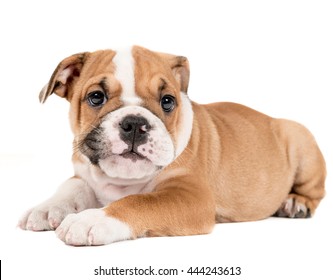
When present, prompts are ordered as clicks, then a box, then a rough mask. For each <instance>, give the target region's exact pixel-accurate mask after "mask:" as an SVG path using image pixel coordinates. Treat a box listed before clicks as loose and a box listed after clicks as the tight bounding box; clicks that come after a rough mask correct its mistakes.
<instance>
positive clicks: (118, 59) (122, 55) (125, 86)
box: [113, 48, 141, 106]
mask: <svg viewBox="0 0 333 280" xmlns="http://www.w3.org/2000/svg"><path fill="white" fill-rule="evenodd" d="M113 63H114V64H115V65H116V71H115V78H116V79H117V80H118V81H119V82H120V84H121V87H122V93H121V100H122V101H123V102H124V104H125V106H128V105H139V104H140V103H141V98H139V97H138V96H137V95H136V93H135V77H134V59H133V56H132V48H128V49H122V50H119V51H117V53H116V55H115V57H114V58H113Z"/></svg>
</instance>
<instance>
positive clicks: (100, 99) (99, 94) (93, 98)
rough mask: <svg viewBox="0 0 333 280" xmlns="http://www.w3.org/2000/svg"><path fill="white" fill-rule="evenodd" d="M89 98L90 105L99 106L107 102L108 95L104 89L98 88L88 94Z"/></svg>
mask: <svg viewBox="0 0 333 280" xmlns="http://www.w3.org/2000/svg"><path fill="white" fill-rule="evenodd" d="M87 100H88V103H89V105H90V106H92V107H99V106H102V105H104V104H105V102H106V101H107V97H106V95H105V93H104V92H103V91H100V90H96V91H93V92H90V93H89V94H88V97H87Z"/></svg>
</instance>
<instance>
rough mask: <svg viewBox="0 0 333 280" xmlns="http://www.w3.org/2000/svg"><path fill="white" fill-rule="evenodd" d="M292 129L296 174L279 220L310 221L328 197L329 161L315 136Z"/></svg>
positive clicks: (279, 214)
mask: <svg viewBox="0 0 333 280" xmlns="http://www.w3.org/2000/svg"><path fill="white" fill-rule="evenodd" d="M290 124H292V123H289V125H290ZM292 125H293V130H292V129H290V130H289V133H290V134H291V136H293V137H291V139H290V142H289V149H290V150H289V151H288V157H289V159H290V163H291V166H294V170H296V172H295V175H294V182H293V184H292V188H291V191H290V193H289V194H288V196H287V198H286V199H285V200H284V201H283V202H282V204H281V206H280V208H279V209H278V210H277V212H276V213H275V216H278V217H289V218H308V217H311V216H312V215H313V214H314V212H315V209H316V208H317V206H318V204H319V202H320V201H321V199H322V198H323V197H324V195H325V177H326V166H325V160H324V158H323V155H322V153H321V152H320V150H319V148H318V146H317V144H316V142H315V140H314V138H313V136H312V135H311V134H310V133H309V132H308V131H307V130H306V129H304V128H302V127H301V126H299V125H296V124H292ZM291 132H293V133H291Z"/></svg>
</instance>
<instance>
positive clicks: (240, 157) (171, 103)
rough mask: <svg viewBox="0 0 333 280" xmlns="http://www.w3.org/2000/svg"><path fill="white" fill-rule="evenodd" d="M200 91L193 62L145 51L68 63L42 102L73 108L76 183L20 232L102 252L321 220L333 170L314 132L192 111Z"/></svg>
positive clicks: (240, 110)
mask: <svg viewBox="0 0 333 280" xmlns="http://www.w3.org/2000/svg"><path fill="white" fill-rule="evenodd" d="M188 83H189V64H188V61H187V59H186V58H185V57H182V56H174V55H169V54H164V53H158V52H153V51H150V50H147V49H145V48H142V47H138V46H134V47H132V48H130V49H128V50H122V51H113V50H101V51H96V52H92V53H88V52H85V53H79V54H75V55H73V56H70V57H68V58H66V59H64V60H63V61H61V62H60V64H59V65H58V67H57V68H56V69H55V71H54V73H53V75H52V76H51V79H50V81H49V83H48V84H47V85H46V86H45V87H44V89H43V90H42V92H41V94H40V100H41V102H45V101H46V99H47V98H48V97H49V96H50V95H51V94H52V93H55V94H57V95H59V96H60V97H64V98H66V99H67V100H68V101H69V102H70V123H71V128H72V130H73V133H74V142H73V146H74V152H73V165H74V170H75V172H74V176H73V177H72V178H70V179H68V180H67V181H65V182H64V183H63V184H62V185H61V186H60V187H59V189H58V191H57V192H56V193H55V194H54V195H53V196H52V197H51V198H50V199H48V200H46V201H45V202H43V203H42V204H40V205H38V206H36V207H35V208H33V209H31V210H30V211H28V212H27V213H26V214H25V215H24V216H23V218H22V219H21V221H20V223H19V225H20V227H21V228H22V229H27V230H33V231H41V230H54V229H56V233H57V236H58V237H59V238H60V239H61V240H63V241H64V242H65V243H67V244H71V245H101V244H108V243H111V242H115V241H119V240H125V239H132V238H137V237H144V236H173V235H192V234H205V233H209V232H210V231H211V230H212V229H213V227H214V224H215V223H216V222H238V221H253V220H260V219H264V218H267V217H269V216H272V215H277V216H282V217H291V218H305V217H310V216H311V215H313V213H314V211H315V209H316V207H317V206H318V204H319V202H320V200H321V199H322V198H323V196H324V192H325V191H324V182H325V176H326V171H325V162H324V159H323V156H322V154H321V152H320V150H319V148H318V146H317V144H316V142H315V140H314V138H313V136H312V135H311V134H310V132H309V131H308V130H307V129H306V128H304V127H303V126H302V125H300V124H298V123H295V122H292V121H289V120H283V119H274V118H271V117H269V116H266V115H264V114H261V113H259V112H257V111H254V110H252V109H250V108H247V107H245V106H242V105H239V104H234V103H214V104H208V105H200V104H197V103H195V102H191V101H190V100H189V98H188V96H187V88H188Z"/></svg>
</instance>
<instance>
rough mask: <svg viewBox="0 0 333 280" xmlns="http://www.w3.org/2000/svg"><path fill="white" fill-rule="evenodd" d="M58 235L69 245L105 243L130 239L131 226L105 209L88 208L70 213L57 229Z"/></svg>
mask: <svg viewBox="0 0 333 280" xmlns="http://www.w3.org/2000/svg"><path fill="white" fill-rule="evenodd" d="M56 234H57V236H58V237H59V238H60V239H61V240H62V241H64V242H65V243H66V244H68V245H73V246H85V245H89V246H90V245H104V244H109V243H112V242H115V241H119V240H126V239H130V238H131V236H132V233H131V229H130V227H129V226H128V225H127V224H125V223H123V222H121V221H119V220H118V219H116V218H112V217H109V216H107V215H106V213H105V212H104V210H103V209H88V210H85V211H83V212H81V213H78V214H70V215H68V216H67V217H66V218H65V219H64V221H63V222H62V223H61V225H60V226H59V227H58V228H57V230H56Z"/></svg>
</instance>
